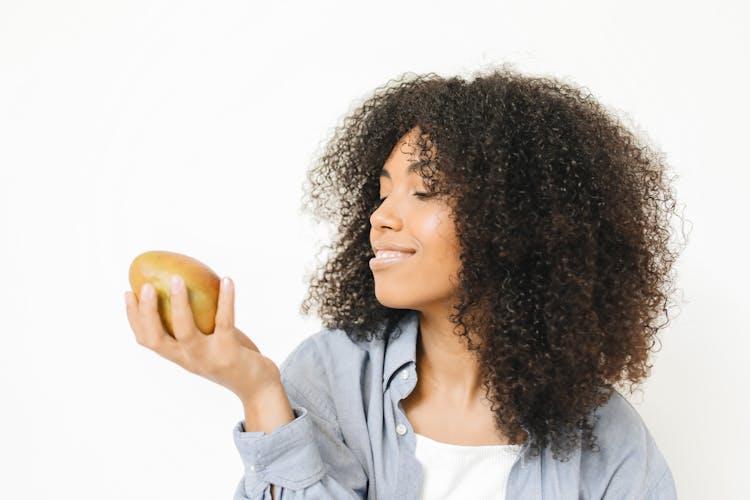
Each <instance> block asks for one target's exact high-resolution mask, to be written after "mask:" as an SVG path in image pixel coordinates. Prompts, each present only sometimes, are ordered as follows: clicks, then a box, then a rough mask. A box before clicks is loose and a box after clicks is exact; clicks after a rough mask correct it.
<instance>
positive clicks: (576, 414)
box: [300, 65, 677, 461]
mask: <svg viewBox="0 0 750 500" xmlns="http://www.w3.org/2000/svg"><path fill="white" fill-rule="evenodd" d="M409 75H414V74H413V73H405V74H403V75H401V77H400V78H399V79H395V80H391V81H389V82H388V83H386V84H385V85H384V86H381V87H378V88H377V89H375V91H374V92H373V94H372V95H371V96H369V97H368V98H367V99H365V100H364V101H363V102H361V103H359V104H358V105H356V107H355V108H354V110H353V111H351V112H350V113H349V114H348V116H346V117H344V119H343V123H341V124H339V125H338V126H337V127H336V128H335V130H334V131H333V137H332V138H331V139H330V140H329V141H327V143H326V146H325V149H324V151H323V152H322V154H321V155H320V156H319V158H318V159H317V160H316V163H315V164H314V165H313V167H312V168H311V169H310V170H309V171H308V173H307V183H306V186H305V187H306V189H305V195H304V196H303V207H304V208H308V209H309V208H310V207H312V212H313V214H314V216H315V218H316V219H317V220H323V221H326V222H330V223H332V224H333V226H334V228H337V229H338V233H337V234H336V235H335V241H334V242H333V243H332V244H330V245H325V247H326V248H327V249H328V250H329V255H328V257H327V260H326V261H324V262H323V263H322V264H320V265H319V267H318V268H317V270H316V272H313V273H310V274H309V275H308V276H307V279H309V281H310V284H309V288H308V292H307V296H306V297H305V298H304V300H303V302H302V304H301V306H300V311H301V313H302V314H304V315H309V314H310V310H311V309H313V308H314V309H315V310H317V313H318V316H319V317H320V318H321V320H322V322H323V324H324V326H325V327H329V328H341V329H344V330H346V331H347V334H348V335H349V336H350V337H351V338H352V339H353V340H358V341H360V340H372V338H374V337H375V335H378V333H377V332H380V335H381V338H382V336H385V335H388V334H389V332H390V331H391V330H392V328H391V327H392V326H394V325H396V323H397V322H398V321H399V320H400V319H401V318H402V317H403V315H404V314H406V313H408V311H409V310H406V309H392V308H388V307H385V306H383V305H382V304H380V303H379V302H378V301H377V299H376V297H375V294H374V279H373V274H372V272H371V270H370V268H369V265H368V261H369V259H370V258H371V257H372V249H371V246H370V239H369V235H370V228H371V226H370V215H371V214H372V212H373V211H374V210H375V209H376V208H377V207H378V204H379V172H380V169H381V167H382V166H383V164H384V163H385V161H386V159H387V158H388V156H389V154H390V152H391V150H392V148H393V147H394V146H395V144H396V143H397V141H398V139H399V138H401V137H402V136H403V135H404V134H405V133H407V132H408V131H410V130H411V129H412V128H413V127H418V128H419V129H421V131H422V137H421V138H420V139H419V144H418V157H417V158H418V162H417V163H418V167H419V169H420V170H419V173H420V175H421V176H422V177H423V178H424V182H425V185H426V186H428V189H429V190H430V191H431V192H432V193H433V194H434V195H436V196H440V197H445V199H447V200H449V201H450V204H451V208H452V217H454V218H455V219H454V220H455V227H456V235H457V237H458V239H459V241H460V243H461V253H460V260H461V268H460V271H459V274H458V278H459V280H460V285H459V286H458V287H457V288H458V291H457V293H458V305H457V309H456V310H457V313H456V314H454V315H451V316H450V321H451V322H452V323H453V324H455V329H454V331H455V333H456V335H460V336H462V337H465V341H466V343H467V348H468V349H469V350H473V351H476V353H475V354H476V355H477V359H478V360H479V361H480V363H481V367H482V373H483V382H484V387H485V389H486V391H487V392H486V397H487V399H488V400H489V401H491V402H492V411H493V412H494V414H495V417H494V418H495V423H496V427H497V428H498V429H499V430H500V431H501V432H502V433H504V434H505V435H507V436H521V435H525V434H526V432H528V436H529V437H530V438H531V442H530V445H529V454H530V456H535V455H538V454H539V453H540V452H541V450H542V449H543V448H545V447H547V446H550V447H551V451H552V453H553V457H555V458H559V459H561V460H563V461H565V460H568V459H569V457H568V454H569V453H570V452H571V451H572V450H574V449H575V448H576V447H577V446H586V447H588V448H589V449H591V450H593V451H597V450H599V446H598V445H597V443H596V436H595V435H594V433H593V429H594V425H595V423H596V420H595V419H594V418H593V417H594V415H593V411H592V410H594V409H595V408H596V407H598V406H601V405H603V404H605V403H606V402H607V400H608V399H609V398H610V396H611V395H612V393H613V392H614V391H615V387H614V386H615V385H617V384H621V383H625V382H629V383H630V388H631V392H632V388H633V387H634V386H636V385H638V384H640V383H642V382H643V381H644V380H645V378H647V377H648V376H649V374H650V370H651V368H652V365H651V364H650V363H649V351H650V350H651V349H652V348H653V347H654V345H655V339H656V334H657V332H658V331H659V329H660V328H663V327H664V326H666V325H667V323H668V322H669V316H668V314H667V315H666V321H664V322H662V323H659V316H660V313H661V312H664V313H667V308H668V303H669V296H670V294H671V292H672V291H673V286H672V284H673V277H672V275H671V269H672V267H673V266H672V265H673V263H674V261H675V259H676V257H677V252H676V251H672V250H671V249H670V247H669V245H668V243H669V237H670V228H669V219H670V217H669V216H670V215H671V214H672V213H673V212H674V206H675V203H674V199H673V196H672V192H671V188H670V185H669V180H670V179H668V178H667V177H666V176H665V170H666V165H665V163H664V161H663V159H662V156H663V155H661V154H660V153H659V152H658V151H656V150H655V149H654V148H653V147H652V146H648V145H646V144H644V143H645V141H644V140H642V139H639V138H638V137H637V136H636V135H635V134H634V133H633V132H631V131H629V130H628V128H627V127H626V126H624V125H622V124H621V122H620V121H619V120H618V119H617V118H616V117H614V116H613V114H611V113H608V112H607V110H606V109H605V108H604V107H603V106H602V105H601V104H599V103H598V102H597V101H596V100H595V99H594V98H593V97H592V96H591V95H590V93H588V92H585V91H584V90H582V89H580V88H577V87H576V86H575V85H573V84H570V83H566V82H563V81H560V80H558V79H555V78H551V77H542V76H529V75H523V74H520V73H519V72H517V71H516V70H514V69H511V68H509V67H508V65H503V66H502V67H495V68H492V69H491V70H489V71H486V72H485V73H484V74H482V73H476V74H475V75H473V76H474V78H473V79H472V80H469V81H467V80H465V79H464V78H462V77H459V76H452V77H441V76H439V75H436V74H435V73H429V74H426V75H416V76H413V77H409ZM433 146H436V148H433ZM384 323H385V324H386V325H388V326H387V327H386V328H385V330H383V328H382V324H384ZM378 325H381V328H378ZM373 332H375V333H373ZM475 332H476V333H479V337H478V338H481V339H482V342H481V344H475V343H473V342H472V340H471V338H470V336H469V333H471V336H472V337H473V336H474V333H475ZM391 334H392V335H395V334H398V332H395V333H391ZM524 429H525V431H524Z"/></svg>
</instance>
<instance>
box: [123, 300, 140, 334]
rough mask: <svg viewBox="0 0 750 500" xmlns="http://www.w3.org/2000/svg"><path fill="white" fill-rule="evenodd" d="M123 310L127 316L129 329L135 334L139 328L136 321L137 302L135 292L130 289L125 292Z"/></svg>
mask: <svg viewBox="0 0 750 500" xmlns="http://www.w3.org/2000/svg"><path fill="white" fill-rule="evenodd" d="M125 312H126V314H127V316H128V323H130V329H131V330H133V333H136V334H137V332H138V330H139V329H140V325H139V323H138V303H137V302H136V298H135V294H134V293H133V292H131V291H130V290H128V291H126V292H125Z"/></svg>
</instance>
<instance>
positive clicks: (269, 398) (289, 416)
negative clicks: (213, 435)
mask: <svg viewBox="0 0 750 500" xmlns="http://www.w3.org/2000/svg"><path fill="white" fill-rule="evenodd" d="M242 406H243V407H244V408H245V432H258V431H262V432H265V433H266V434H271V433H272V432H273V431H274V429H276V428H277V427H278V426H280V425H284V424H288V423H289V422H291V421H293V420H294V412H293V411H292V406H291V405H290V404H289V398H288V397H287V395H286V391H285V390H284V386H283V385H281V384H279V386H278V387H274V388H272V389H269V390H267V391H265V392H264V393H263V394H259V395H258V396H256V397H254V398H252V399H248V400H244V401H242ZM274 490H275V486H274V485H273V484H272V485H271V498H272V499H273V500H276V492H275V491H274Z"/></svg>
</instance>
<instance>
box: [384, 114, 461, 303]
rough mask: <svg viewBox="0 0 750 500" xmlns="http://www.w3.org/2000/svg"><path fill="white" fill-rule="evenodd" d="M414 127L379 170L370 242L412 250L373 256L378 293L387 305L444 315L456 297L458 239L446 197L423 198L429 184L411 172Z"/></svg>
mask: <svg viewBox="0 0 750 500" xmlns="http://www.w3.org/2000/svg"><path fill="white" fill-rule="evenodd" d="M416 134H419V129H418V128H415V129H412V130H411V131H409V132H408V133H407V134H405V135H404V136H403V137H402V138H401V139H399V141H398V143H397V144H396V146H395V147H394V148H393V150H392V151H391V154H390V156H389V157H388V159H387V160H386V162H385V165H384V166H383V172H382V174H381V175H380V198H381V199H383V198H385V200H384V201H383V202H382V203H381V204H380V205H379V206H378V208H377V209H376V210H375V211H374V212H373V213H372V215H371V216H370V224H371V228H370V244H371V246H372V247H373V249H374V250H376V249H377V248H378V246H386V247H387V246H389V245H391V244H396V245H400V246H402V247H406V248H409V249H412V250H414V253H412V254H401V255H400V257H398V258H396V259H390V260H388V259H387V258H382V259H374V260H371V261H370V269H371V270H372V273H373V277H374V280H375V295H376V297H377V299H378V301H379V302H380V303H381V304H383V305H384V306H385V307H390V308H394V309H412V310H416V311H422V312H434V313H438V314H440V315H445V314H446V311H448V313H450V307H451V304H452V303H453V301H454V298H455V284H456V283H457V278H456V276H455V274H456V272H457V271H458V269H459V266H460V260H459V254H458V252H459V247H458V240H457V237H456V234H455V228H454V224H453V221H452V220H451V219H450V218H449V214H450V213H451V211H450V207H449V206H448V205H447V201H446V200H445V199H442V198H438V197H435V196H432V197H429V198H421V197H420V196H419V193H425V192H426V189H425V185H424V183H423V182H422V178H421V177H420V176H419V175H418V173H417V172H408V168H409V166H410V165H412V164H414V163H415V162H416V160H417V158H416V156H415V155H416V152H417V150H416V147H415V143H414V139H416V138H417V137H418V136H417V135H416Z"/></svg>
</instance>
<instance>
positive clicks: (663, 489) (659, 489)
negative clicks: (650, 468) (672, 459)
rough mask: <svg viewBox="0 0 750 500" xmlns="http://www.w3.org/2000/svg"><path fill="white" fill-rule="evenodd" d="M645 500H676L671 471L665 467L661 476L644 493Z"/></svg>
mask: <svg viewBox="0 0 750 500" xmlns="http://www.w3.org/2000/svg"><path fill="white" fill-rule="evenodd" d="M645 498H646V500H677V489H676V488H675V484H674V478H673V477H672V472H671V471H670V470H669V467H667V468H666V469H665V470H664V474H662V476H661V478H660V479H659V480H658V481H657V482H656V484H655V485H654V486H653V487H652V488H651V489H650V490H648V492H647V493H646V497H645Z"/></svg>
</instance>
